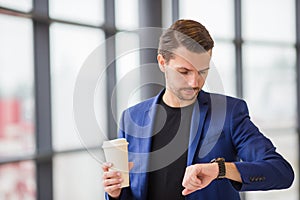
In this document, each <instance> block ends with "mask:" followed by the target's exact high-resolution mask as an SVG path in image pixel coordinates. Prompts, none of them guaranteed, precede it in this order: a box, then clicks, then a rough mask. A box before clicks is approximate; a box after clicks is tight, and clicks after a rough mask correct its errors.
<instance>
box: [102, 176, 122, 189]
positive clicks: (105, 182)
mask: <svg viewBox="0 0 300 200" xmlns="http://www.w3.org/2000/svg"><path fill="white" fill-rule="evenodd" d="M122 182H123V179H122V178H114V179H105V180H103V186H104V187H109V186H113V185H119V184H121V183H122Z"/></svg>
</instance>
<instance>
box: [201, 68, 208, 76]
mask: <svg viewBox="0 0 300 200" xmlns="http://www.w3.org/2000/svg"><path fill="white" fill-rule="evenodd" d="M207 72H208V69H206V70H201V71H199V74H200V75H206V74H207Z"/></svg>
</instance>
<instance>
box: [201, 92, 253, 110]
mask: <svg viewBox="0 0 300 200" xmlns="http://www.w3.org/2000/svg"><path fill="white" fill-rule="evenodd" d="M199 96H200V98H199V99H200V100H199V101H203V99H204V101H207V102H208V103H209V104H210V106H212V107H213V106H215V107H219V108H220V107H224V106H225V107H226V110H227V111H228V110H232V109H237V108H239V109H243V110H244V109H246V110H248V107H247V103H246V101H245V100H243V99H240V98H237V97H232V96H227V95H223V94H218V93H210V92H205V91H201V94H200V95H199Z"/></svg>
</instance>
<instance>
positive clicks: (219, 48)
mask: <svg viewBox="0 0 300 200" xmlns="http://www.w3.org/2000/svg"><path fill="white" fill-rule="evenodd" d="M234 55H235V54H234V46H233V45H232V44H231V43H225V42H218V41H216V44H215V47H214V48H213V52H212V60H211V66H210V68H211V69H210V72H209V73H208V77H207V82H206V84H205V88H204V90H205V89H206V88H207V90H208V91H211V92H217V93H221V94H226V95H230V96H235V95H236V89H235V64H234V61H235V59H234ZM216 78H218V79H220V80H218V82H217V81H216ZM215 83H218V84H215Z"/></svg>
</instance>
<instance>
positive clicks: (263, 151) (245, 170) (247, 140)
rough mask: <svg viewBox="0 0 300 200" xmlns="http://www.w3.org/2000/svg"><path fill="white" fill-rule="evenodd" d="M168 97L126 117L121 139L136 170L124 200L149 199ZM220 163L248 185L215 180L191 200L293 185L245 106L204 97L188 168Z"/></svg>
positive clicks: (126, 113) (283, 162)
mask: <svg viewBox="0 0 300 200" xmlns="http://www.w3.org/2000/svg"><path fill="white" fill-rule="evenodd" d="M163 93H164V91H162V92H161V93H160V94H158V95H157V96H156V97H153V98H151V99H148V100H146V101H144V102H142V103H139V104H137V105H135V106H133V107H131V108H129V109H127V110H125V111H124V112H123V114H122V117H121V121H120V131H119V137H123V138H126V139H127V141H128V142H129V146H128V151H129V161H130V162H134V167H133V169H132V170H131V171H130V187H127V188H123V189H122V192H121V196H120V199H121V200H123V199H124V200H130V199H136V200H146V199H147V188H148V173H147V172H148V171H149V169H148V158H149V152H151V134H152V130H153V124H154V118H155V113H156V109H157V106H158V104H157V102H158V100H159V99H160V98H161V97H162V95H163ZM217 157H223V158H225V160H226V161H227V162H235V164H236V166H237V169H238V170H239V172H240V174H241V177H242V181H243V183H237V182H234V181H230V180H228V179H219V180H214V181H213V182H212V183H211V184H210V185H209V186H208V187H206V188H204V189H201V190H198V191H196V192H194V193H192V194H190V195H188V196H186V199H214V200H217V199H231V200H234V199H240V197H239V193H238V192H239V191H250V190H251V191H253V190H270V189H283V188H288V187H290V185H291V184H292V182H293V180H294V172H293V169H292V167H291V166H290V164H289V163H288V162H287V161H286V160H285V159H284V158H283V157H282V156H281V155H280V154H278V153H277V152H276V151H275V147H274V146H273V144H272V143H271V141H270V140H269V139H268V138H266V137H265V136H264V135H263V134H262V133H261V132H260V131H259V130H258V128H257V127H256V126H255V125H254V124H253V123H252V122H251V120H250V117H249V114H248V109H247V105H246V103H245V102H244V101H243V100H240V99H236V98H232V97H227V96H224V95H219V94H212V93H207V92H204V91H201V92H200V93H199V95H198V97H197V102H196V103H195V105H194V109H193V114H192V118H191V128H190V139H189V148H188V159H187V163H186V166H189V165H193V164H196V163H208V162H210V161H211V160H212V159H214V158H217ZM166 159H168V158H166ZM166 192H171V191H166ZM106 199H109V197H108V195H107V194H106Z"/></svg>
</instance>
